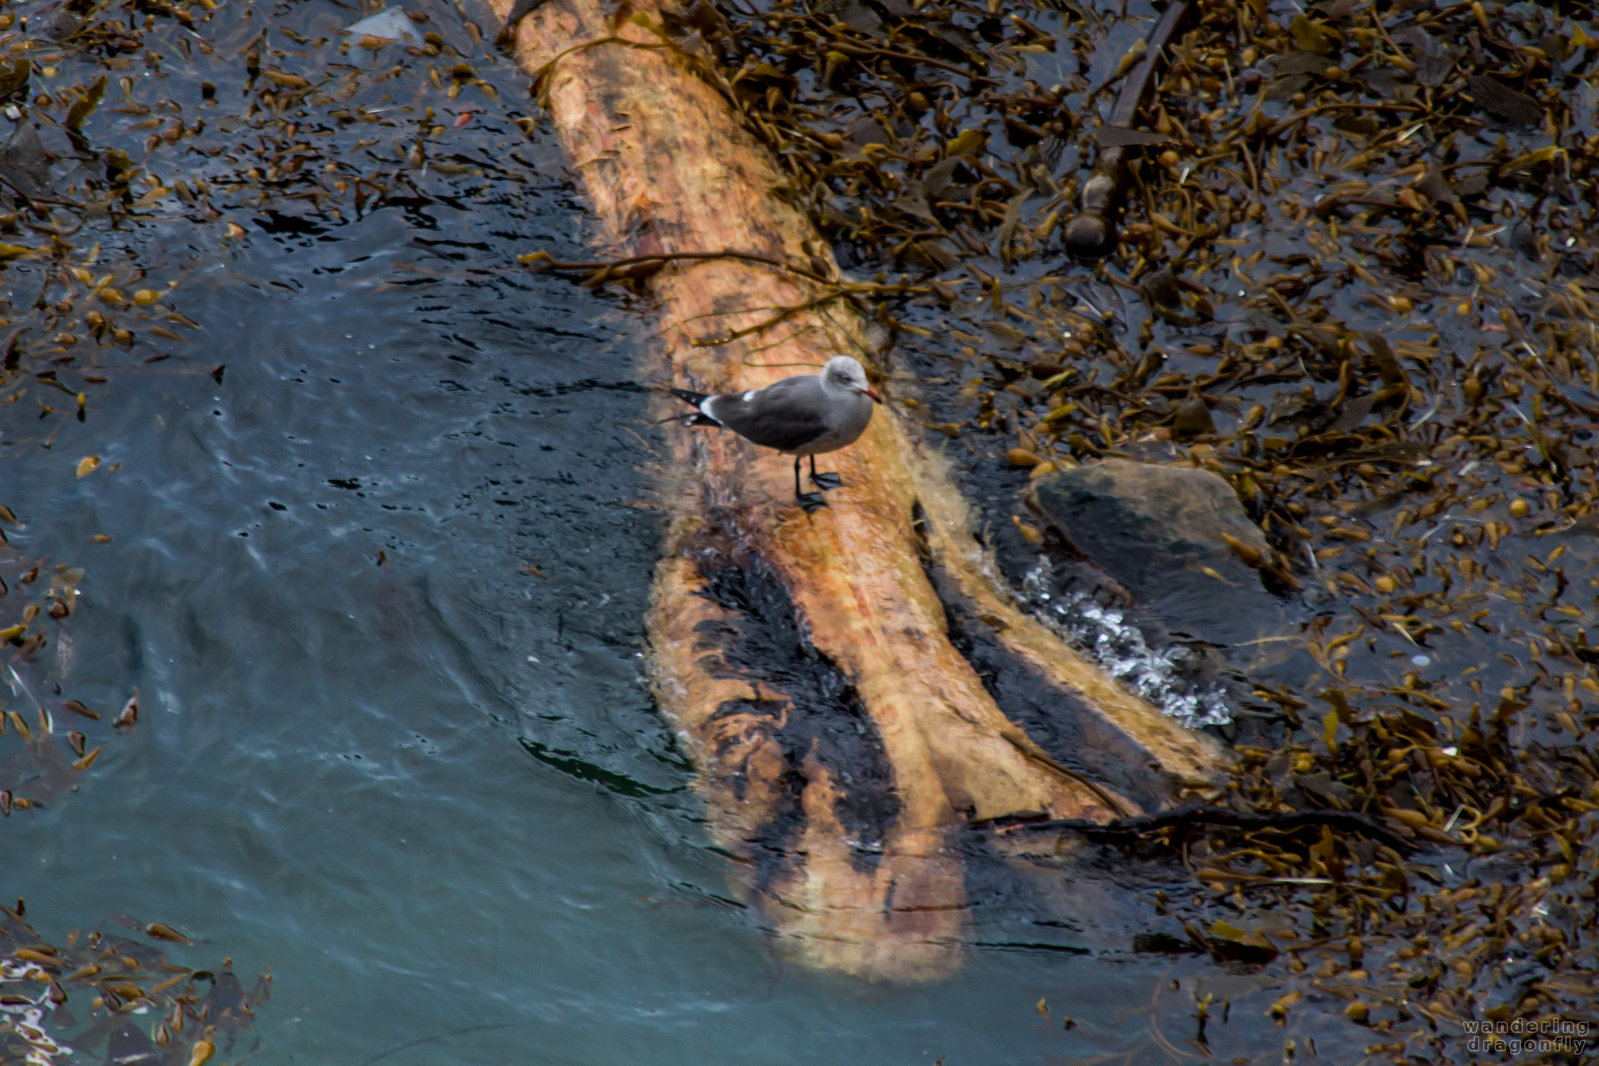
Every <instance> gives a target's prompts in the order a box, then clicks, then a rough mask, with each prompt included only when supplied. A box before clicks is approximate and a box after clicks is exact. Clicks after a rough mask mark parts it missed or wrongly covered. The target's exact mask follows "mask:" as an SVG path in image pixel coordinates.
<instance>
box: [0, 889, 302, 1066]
mask: <svg viewBox="0 0 1599 1066" xmlns="http://www.w3.org/2000/svg"><path fill="white" fill-rule="evenodd" d="M25 913H26V912H25V910H24V908H23V905H22V902H21V901H20V900H19V901H18V902H17V905H16V908H15V909H13V908H11V907H5V906H0V1062H5V1063H13V1062H16V1063H20V1062H26V1063H29V1064H31V1066H47V1064H49V1063H54V1062H64V1061H68V1060H69V1058H70V1057H72V1056H75V1055H79V1054H91V1053H92V1054H96V1055H99V1056H100V1057H101V1059H102V1060H103V1061H106V1062H119V1063H135V1062H136V1063H144V1064H147V1066H203V1064H204V1063H206V1062H208V1061H209V1060H211V1059H212V1058H213V1057H215V1056H216V1055H218V1054H222V1055H228V1056H230V1057H232V1055H233V1053H236V1052H238V1051H240V1050H242V1048H241V1047H240V1046H238V1045H239V1038H240V1037H241V1036H242V1035H243V1034H244V1033H246V1032H247V1031H248V1030H249V1029H250V1027H251V1026H252V1025H253V1024H254V1021H255V1009H256V1007H257V1006H259V1005H260V1004H261V1003H263V1002H265V1001H266V1000H267V999H268V998H270V995H271V983H272V982H271V978H270V977H266V976H263V977H261V978H260V979H259V980H258V981H257V982H256V984H255V987H254V988H252V989H248V990H246V989H245V987H244V985H243V984H242V983H241V982H240V981H239V978H238V976H237V975H235V974H234V972H233V968H232V965H231V961H229V962H224V963H223V966H222V969H220V970H217V971H211V970H194V969H190V968H189V967H187V966H182V965H179V964H176V963H174V962H173V961H172V960H171V959H169V958H168V957H167V955H166V953H165V951H164V950H163V949H162V948H161V947H159V946H158V943H160V942H164V943H169V944H172V943H176V944H189V943H190V941H189V939H188V938H187V937H185V936H184V935H183V934H182V933H181V932H179V931H178V930H176V929H174V928H172V927H171V926H170V925H167V924H166V923H165V922H150V923H147V924H145V925H143V926H141V925H140V924H139V923H138V922H135V921H132V920H131V919H127V918H123V919H120V920H119V924H122V925H125V926H128V927H129V930H130V932H133V933H135V934H137V933H142V934H143V936H144V937H146V938H148V939H133V937H131V936H124V935H122V934H119V933H115V932H110V931H107V930H106V929H96V930H92V931H90V932H88V933H70V934H68V935H67V937H66V938H65V941H64V942H63V943H61V944H54V943H51V942H49V941H48V940H46V939H45V938H44V937H42V936H41V935H40V934H39V933H38V932H37V931H36V930H35V929H34V928H33V927H32V926H31V925H30V924H28V922H27V920H26V918H25V917H24V915H25ZM80 1061H81V1060H80Z"/></svg>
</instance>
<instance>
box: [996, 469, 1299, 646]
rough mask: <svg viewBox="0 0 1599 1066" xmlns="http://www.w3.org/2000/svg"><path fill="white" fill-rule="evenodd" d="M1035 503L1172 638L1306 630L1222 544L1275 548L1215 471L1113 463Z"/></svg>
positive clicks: (1238, 639) (1046, 481) (1036, 495)
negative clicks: (1159, 623) (1230, 541)
mask: <svg viewBox="0 0 1599 1066" xmlns="http://www.w3.org/2000/svg"><path fill="white" fill-rule="evenodd" d="M1027 502H1028V504H1029V505H1030V506H1032V507H1033V509H1034V510H1036V511H1038V512H1039V514H1041V515H1042V516H1043V517H1044V518H1045V519H1046V520H1047V521H1048V523H1049V525H1051V526H1052V527H1053V528H1054V529H1055V531H1056V532H1058V533H1059V534H1060V535H1061V536H1062V537H1063V538H1065V540H1066V541H1067V542H1068V543H1070V544H1071V545H1072V546H1073V547H1074V548H1076V549H1077V551H1078V552H1080V553H1081V554H1082V555H1083V556H1084V557H1085V558H1086V559H1088V560H1089V561H1090V562H1091V563H1093V564H1094V566H1096V567H1097V568H1098V569H1099V570H1101V571H1102V572H1103V573H1105V574H1106V575H1107V576H1108V577H1110V578H1111V579H1113V580H1114V581H1116V582H1118V583H1119V584H1121V585H1122V586H1123V587H1124V588H1126V589H1127V590H1128V592H1130V593H1131V594H1132V596H1133V597H1134V599H1135V600H1136V601H1137V602H1138V603H1139V604H1140V605H1141V606H1143V607H1145V608H1148V609H1149V610H1150V611H1151V613H1153V614H1154V615H1156V616H1158V617H1159V618H1160V619H1161V621H1162V622H1163V623H1164V624H1165V626H1166V628H1167V629H1168V630H1169V631H1170V632H1172V633H1173V634H1179V635H1187V636H1191V637H1197V638H1199V639H1200V640H1203V641H1206V642H1208V643H1211V644H1215V645H1220V646H1227V645H1233V644H1240V643H1244V642H1246V641H1252V640H1256V639H1258V638H1260V637H1263V636H1268V635H1275V634H1279V633H1282V632H1285V631H1293V630H1294V629H1297V626H1296V625H1295V624H1294V623H1293V621H1292V618H1291V616H1290V612H1289V610H1288V608H1287V606H1286V605H1285V604H1284V603H1283V601H1281V600H1279V599H1278V598H1277V597H1276V596H1273V595H1272V594H1271V593H1270V592H1268V591H1267V590H1266V588H1265V587H1264V586H1263V585H1262V584H1261V579H1260V574H1259V573H1258V572H1257V571H1256V570H1255V569H1254V568H1253V567H1251V566H1249V565H1248V564H1246V563H1245V562H1244V561H1243V560H1242V559H1240V558H1239V556H1238V553H1237V552H1235V551H1234V550H1233V548H1231V547H1230V546H1229V545H1228V543H1227V541H1226V540H1225V539H1224V538H1223V534H1226V535H1228V536H1231V537H1233V538H1234V539H1235V540H1237V541H1239V542H1241V543H1242V544H1244V545H1247V546H1248V547H1249V548H1253V549H1254V550H1255V551H1258V552H1261V553H1265V552H1266V551H1267V550H1268V549H1267V546H1266V538H1265V537H1264V536H1263V535H1262V534H1261V531H1260V528H1259V527H1258V526H1256V525H1255V524H1254V523H1253V522H1251V521H1250V520H1249V517H1248V516H1247V515H1245V514H1244V509H1243V507H1242V506H1241V505H1240V504H1239V502H1238V497H1237V496H1236V495H1235V494H1234V493H1233V490H1232V487H1231V486H1229V485H1228V484H1227V482H1226V481H1224V480H1222V479H1221V478H1220V477H1217V476H1216V475H1215V474H1212V473H1211V472H1209V471H1208V470H1200V469H1197V468H1194V467H1182V466H1156V465H1152V464H1146V463H1136V462H1132V461H1130V460H1126V459H1106V460H1103V461H1102V462H1098V463H1093V464H1090V465H1087V466H1081V467H1077V468H1076V469H1073V470H1063V471H1061V472H1059V473H1056V474H1050V475H1048V476H1046V477H1043V478H1040V479H1039V480H1038V481H1036V482H1034V483H1033V485H1032V486H1031V488H1030V489H1029V492H1028V499H1027Z"/></svg>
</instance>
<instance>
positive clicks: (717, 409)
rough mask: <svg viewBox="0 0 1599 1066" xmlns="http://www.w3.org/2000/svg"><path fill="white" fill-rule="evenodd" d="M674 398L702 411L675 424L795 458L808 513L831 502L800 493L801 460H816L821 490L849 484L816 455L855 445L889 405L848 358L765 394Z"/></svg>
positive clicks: (800, 498)
mask: <svg viewBox="0 0 1599 1066" xmlns="http://www.w3.org/2000/svg"><path fill="white" fill-rule="evenodd" d="M672 395H673V396H676V397H677V398H678V399H680V400H683V401H684V402H686V403H690V404H693V405H694V407H696V408H698V411H697V413H695V414H692V415H681V416H678V417H677V418H675V419H673V421H681V422H682V423H683V424H684V425H685V426H716V427H718V428H720V429H730V430H732V431H733V432H734V433H737V434H738V435H739V436H741V437H743V438H744V439H745V440H747V441H750V442H751V443H753V444H759V445H760V446H761V447H763V448H775V449H776V450H778V451H780V452H784V453H786V454H788V455H792V456H793V457H794V499H795V500H796V501H797V502H798V503H799V505H800V507H802V508H804V510H805V513H806V514H809V513H810V512H812V511H814V510H816V509H817V508H818V507H826V506H827V501H826V500H824V499H823V498H822V494H821V493H819V492H801V491H800V458H801V457H802V456H809V457H810V460H811V481H813V482H815V484H816V486H817V487H818V488H821V489H836V488H838V487H839V486H841V485H842V484H844V482H843V480H842V479H841V478H839V476H838V475H837V474H818V473H817V472H816V456H817V455H818V454H820V453H822V452H834V451H837V450H838V449H840V448H842V447H845V446H846V445H849V444H853V443H854V442H855V439H856V438H857V437H859V436H860V435H861V434H862V433H864V432H866V425H867V423H869V422H870V421H871V420H872V404H874V403H882V402H883V400H882V397H880V396H878V395H877V391H876V390H875V389H873V388H872V387H871V385H870V384H868V383H867V381H866V370H865V369H864V368H863V367H862V366H861V364H860V363H858V362H856V361H855V360H854V359H852V358H850V357H849V356H847V355H837V356H834V357H833V358H831V359H829V360H828V361H827V365H826V366H825V367H823V368H822V372H821V373H820V374H800V375H796V376H795V377H791V378H784V379H783V380H782V381H779V382H776V383H775V384H772V385H768V386H767V387H766V388H764V389H751V390H750V391H748V392H725V393H722V394H720V395H716V396H711V395H707V394H706V393H703V392H689V391H688V390H687V389H673V390H672Z"/></svg>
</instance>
